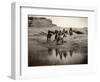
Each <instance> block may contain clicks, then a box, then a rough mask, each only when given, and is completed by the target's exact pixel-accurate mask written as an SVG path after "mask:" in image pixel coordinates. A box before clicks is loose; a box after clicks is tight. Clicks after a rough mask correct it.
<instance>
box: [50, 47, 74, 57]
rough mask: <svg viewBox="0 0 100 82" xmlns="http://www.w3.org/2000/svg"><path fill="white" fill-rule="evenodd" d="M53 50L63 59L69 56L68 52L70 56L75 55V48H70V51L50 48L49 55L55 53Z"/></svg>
mask: <svg viewBox="0 0 100 82" xmlns="http://www.w3.org/2000/svg"><path fill="white" fill-rule="evenodd" d="M53 51H54V52H55V54H54V55H56V57H57V56H59V57H60V59H62V57H64V58H66V57H67V54H68V53H69V55H70V57H72V55H73V50H69V51H66V50H62V51H61V50H60V49H57V48H56V49H53V48H48V54H49V55H52V54H53Z"/></svg>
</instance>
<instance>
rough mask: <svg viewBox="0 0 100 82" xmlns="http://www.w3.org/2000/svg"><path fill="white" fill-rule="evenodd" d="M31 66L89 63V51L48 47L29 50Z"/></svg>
mask: <svg viewBox="0 0 100 82" xmlns="http://www.w3.org/2000/svg"><path fill="white" fill-rule="evenodd" d="M28 58H29V59H28V62H29V64H28V65H29V66H45V65H69V64H87V63H88V62H87V59H88V58H87V52H83V51H81V50H78V51H74V50H63V49H60V48H55V49H54V48H47V49H44V50H40V51H31V53H30V52H29V57H28Z"/></svg>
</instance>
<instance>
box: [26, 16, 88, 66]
mask: <svg viewBox="0 0 100 82" xmlns="http://www.w3.org/2000/svg"><path fill="white" fill-rule="evenodd" d="M27 19H28V20H27V21H28V22H27V23H28V67H33V66H54V65H84V64H88V17H76V16H49V15H48V16H46V15H28V18H27Z"/></svg>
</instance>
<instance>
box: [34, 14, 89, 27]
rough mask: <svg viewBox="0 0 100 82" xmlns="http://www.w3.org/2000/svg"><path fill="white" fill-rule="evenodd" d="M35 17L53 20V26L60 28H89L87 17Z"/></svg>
mask: <svg viewBox="0 0 100 82" xmlns="http://www.w3.org/2000/svg"><path fill="white" fill-rule="evenodd" d="M34 17H45V18H48V19H51V20H52V23H53V24H56V25H57V26H60V27H77V28H83V27H88V18H87V17H68V16H66V17H62V16H34Z"/></svg>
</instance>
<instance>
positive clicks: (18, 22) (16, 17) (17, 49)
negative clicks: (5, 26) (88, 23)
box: [11, 3, 96, 79]
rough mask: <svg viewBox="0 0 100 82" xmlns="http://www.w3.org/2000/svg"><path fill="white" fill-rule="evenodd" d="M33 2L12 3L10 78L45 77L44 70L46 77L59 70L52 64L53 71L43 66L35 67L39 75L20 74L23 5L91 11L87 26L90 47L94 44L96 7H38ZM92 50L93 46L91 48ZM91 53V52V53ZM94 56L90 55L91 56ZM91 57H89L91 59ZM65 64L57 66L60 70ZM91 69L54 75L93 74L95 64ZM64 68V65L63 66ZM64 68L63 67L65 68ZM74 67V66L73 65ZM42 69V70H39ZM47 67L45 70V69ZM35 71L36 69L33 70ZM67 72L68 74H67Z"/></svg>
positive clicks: (21, 70) (43, 7)
mask: <svg viewBox="0 0 100 82" xmlns="http://www.w3.org/2000/svg"><path fill="white" fill-rule="evenodd" d="M33 5H34V4H33V3H12V15H11V16H12V34H11V35H12V49H11V50H12V57H11V59H12V62H11V64H12V65H11V68H12V69H11V76H12V78H14V79H32V78H41V77H46V75H44V76H43V75H42V74H41V73H43V72H45V71H46V74H47V73H48V75H47V76H48V77H51V76H52V75H53V74H52V73H53V72H57V71H59V69H58V70H57V68H56V67H55V66H52V67H51V70H52V69H56V70H57V71H53V72H51V73H50V72H47V71H48V69H49V68H48V67H43V68H36V69H39V70H38V71H40V76H38V75H39V72H38V74H35V75H37V77H34V74H33V75H31V74H30V73H29V74H27V75H25V76H24V74H22V73H23V69H22V63H21V62H22V61H21V60H22V57H23V56H22V46H21V39H22V35H21V34H22V31H23V29H22V28H21V26H22V19H21V14H22V11H21V8H23V7H24V8H25V7H28V8H36V9H51V10H64V11H79V12H80V11H82V12H92V13H93V18H94V20H93V19H92V23H93V24H92V25H93V26H92V27H93V28H92V29H90V28H89V30H90V33H93V34H92V36H93V37H91V38H90V40H92V43H91V44H93V45H90V44H89V46H90V47H93V46H94V42H95V41H94V39H95V31H94V30H95V28H94V27H95V12H96V9H95V8H85V7H72V6H68V7H67V8H62V7H60V8H57V7H54V8H53V7H50V8H49V7H45V6H44V5H41V7H38V6H39V5H34V6H33ZM88 36H89V37H90V36H91V34H89V35H88ZM91 50H93V48H92V49H91ZM92 54H93V53H92ZM93 57H94V56H92V58H93ZM92 58H91V59H92ZM64 67H65V66H59V68H60V70H62V68H64ZM90 67H92V68H91V69H90V68H89V69H88V70H85V71H84V73H83V72H82V70H83V69H81V70H80V71H78V70H77V71H75V70H71V71H72V72H68V71H67V72H65V74H63V73H64V72H61V71H60V73H55V75H57V74H58V75H57V76H59V75H60V74H61V75H68V74H69V75H77V74H82V75H83V74H87V73H88V74H89V73H90V74H91V73H92V74H93V73H94V72H95V68H94V67H95V66H94V64H93V65H92V66H90ZM65 68H66V67H65ZM65 68H64V69H65ZM70 68H71V69H72V68H73V67H68V69H70ZM74 68H75V67H74ZM41 69H42V71H43V72H42V71H41ZM46 69H47V70H46ZM84 69H87V66H86V68H84ZM35 71H36V72H37V70H35ZM49 71H50V70H49ZM67 73H68V74H67Z"/></svg>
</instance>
